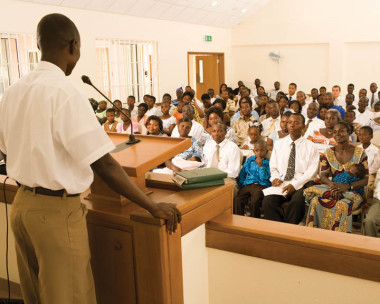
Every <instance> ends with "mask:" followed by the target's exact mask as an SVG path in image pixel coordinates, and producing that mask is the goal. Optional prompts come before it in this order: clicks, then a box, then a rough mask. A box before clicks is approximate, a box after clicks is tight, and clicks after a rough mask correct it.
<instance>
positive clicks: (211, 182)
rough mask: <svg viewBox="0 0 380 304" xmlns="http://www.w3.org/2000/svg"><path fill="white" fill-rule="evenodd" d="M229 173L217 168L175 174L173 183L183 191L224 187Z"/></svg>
mask: <svg viewBox="0 0 380 304" xmlns="http://www.w3.org/2000/svg"><path fill="white" fill-rule="evenodd" d="M226 177H227V173H226V172H224V171H221V170H219V169H216V168H204V169H195V170H189V171H183V172H177V173H175V175H174V177H173V181H174V182H175V183H176V184H177V185H178V186H179V187H181V189H196V188H204V187H211V186H221V185H224V179H225V178H226Z"/></svg>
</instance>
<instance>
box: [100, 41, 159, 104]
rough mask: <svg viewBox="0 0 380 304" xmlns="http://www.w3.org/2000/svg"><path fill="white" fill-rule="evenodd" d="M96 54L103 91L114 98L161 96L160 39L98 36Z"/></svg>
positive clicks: (137, 98) (123, 99)
mask: <svg viewBox="0 0 380 304" xmlns="http://www.w3.org/2000/svg"><path fill="white" fill-rule="evenodd" d="M96 55H97V63H98V79H99V83H100V86H101V90H102V92H103V93H104V94H105V95H106V96H107V97H108V98H110V99H111V100H114V99H120V100H121V101H122V102H123V104H125V102H126V99H127V97H128V96H129V95H133V96H135V98H136V100H137V101H142V98H143V96H144V95H145V94H149V95H155V96H158V94H159V92H158V63H157V42H149V41H131V40H115V39H96Z"/></svg>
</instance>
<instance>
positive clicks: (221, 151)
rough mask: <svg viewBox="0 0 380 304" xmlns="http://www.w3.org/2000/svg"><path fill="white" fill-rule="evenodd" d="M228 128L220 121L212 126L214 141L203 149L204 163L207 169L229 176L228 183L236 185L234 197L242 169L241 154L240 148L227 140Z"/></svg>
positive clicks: (207, 143)
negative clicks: (216, 170)
mask: <svg viewBox="0 0 380 304" xmlns="http://www.w3.org/2000/svg"><path fill="white" fill-rule="evenodd" d="M226 134H227V126H226V124H225V123H224V122H222V121H218V122H217V123H215V124H214V125H213V126H212V133H211V135H212V140H209V141H207V142H206V144H205V145H204V147H203V156H204V162H205V164H206V167H207V168H218V169H219V170H222V171H224V172H226V173H227V174H228V178H227V179H228V181H229V182H232V183H233V184H234V185H235V188H234V196H235V195H236V194H237V190H238V189H237V186H236V178H237V176H238V175H239V172H240V167H241V161H240V160H241V152H240V149H239V148H238V146H237V145H236V144H235V143H233V142H232V141H230V140H228V139H227V138H226Z"/></svg>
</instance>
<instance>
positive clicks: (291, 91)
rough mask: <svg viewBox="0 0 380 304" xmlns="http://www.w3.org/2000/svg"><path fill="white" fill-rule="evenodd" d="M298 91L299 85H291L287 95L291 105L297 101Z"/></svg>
mask: <svg viewBox="0 0 380 304" xmlns="http://www.w3.org/2000/svg"><path fill="white" fill-rule="evenodd" d="M296 91H297V85H296V84H295V83H294V82H292V83H291V84H289V90H288V95H286V97H288V100H289V103H290V102H291V101H293V100H296V99H297V94H296Z"/></svg>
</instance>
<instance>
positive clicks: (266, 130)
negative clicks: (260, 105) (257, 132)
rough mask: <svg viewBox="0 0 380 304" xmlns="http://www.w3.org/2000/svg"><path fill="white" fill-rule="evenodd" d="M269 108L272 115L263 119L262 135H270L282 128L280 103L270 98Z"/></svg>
mask: <svg viewBox="0 0 380 304" xmlns="http://www.w3.org/2000/svg"><path fill="white" fill-rule="evenodd" d="M267 109H268V113H269V115H270V117H269V118H267V119H265V120H263V122H262V123H261V124H262V125H263V131H262V132H261V135H262V136H269V135H271V134H272V133H273V132H274V131H279V130H281V127H280V121H281V117H280V108H279V105H278V103H277V102H276V101H274V100H269V101H268V103H267Z"/></svg>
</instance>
